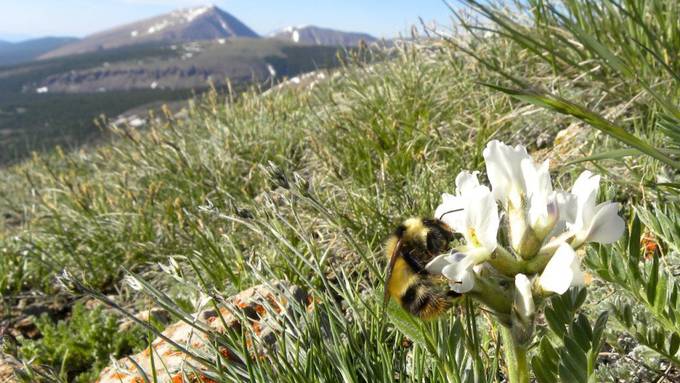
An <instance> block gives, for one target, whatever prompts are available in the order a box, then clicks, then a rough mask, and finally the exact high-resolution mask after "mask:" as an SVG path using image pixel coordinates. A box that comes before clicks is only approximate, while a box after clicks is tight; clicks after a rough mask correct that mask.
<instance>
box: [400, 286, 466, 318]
mask: <svg viewBox="0 0 680 383" xmlns="http://www.w3.org/2000/svg"><path fill="white" fill-rule="evenodd" d="M455 298H456V297H452V296H450V295H449V294H448V293H447V292H443V291H439V289H437V288H435V286H433V285H432V284H431V283H429V282H427V281H422V283H417V284H413V285H411V286H409V288H408V289H406V292H405V294H404V295H403V296H402V297H401V303H402V306H403V307H404V309H405V310H406V311H408V312H409V313H411V314H412V315H414V316H417V317H419V318H421V319H431V318H434V317H436V316H438V315H441V314H442V313H444V312H445V311H446V310H448V309H449V308H451V306H453V303H454V302H455Z"/></svg>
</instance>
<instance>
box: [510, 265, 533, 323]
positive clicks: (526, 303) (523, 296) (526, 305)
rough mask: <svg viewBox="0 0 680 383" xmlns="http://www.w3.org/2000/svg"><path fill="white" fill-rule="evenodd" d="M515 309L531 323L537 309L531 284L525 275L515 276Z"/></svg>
mask: <svg viewBox="0 0 680 383" xmlns="http://www.w3.org/2000/svg"><path fill="white" fill-rule="evenodd" d="M515 309H516V310H517V313H518V314H519V315H520V317H521V318H522V319H523V320H524V321H527V322H528V321H529V320H530V318H531V316H532V315H534V312H535V311H536V307H535V306H534V298H533V295H532V293H531V282H530V281H529V278H527V276H526V275H524V274H517V275H515Z"/></svg>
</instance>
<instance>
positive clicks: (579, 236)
mask: <svg viewBox="0 0 680 383" xmlns="http://www.w3.org/2000/svg"><path fill="white" fill-rule="evenodd" d="M599 188H600V176H599V175H594V174H593V173H591V172H589V171H587V170H586V171H584V172H583V173H581V175H580V176H579V177H578V178H577V179H576V182H574V186H573V187H572V189H571V193H572V194H573V195H574V196H575V199H576V203H575V205H576V211H575V215H574V217H573V221H571V222H570V221H567V228H568V229H569V231H571V232H572V233H574V234H575V236H574V240H573V242H572V246H574V247H578V246H580V245H581V244H583V243H586V242H598V243H602V244H608V243H613V242H616V240H618V239H619V237H621V235H622V234H623V231H624V229H625V222H624V221H623V219H622V218H621V217H619V215H618V210H619V204H618V203H613V202H603V203H601V204H599V205H595V203H596V200H597V192H598V189H599Z"/></svg>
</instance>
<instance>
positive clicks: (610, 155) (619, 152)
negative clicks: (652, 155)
mask: <svg viewBox="0 0 680 383" xmlns="http://www.w3.org/2000/svg"><path fill="white" fill-rule="evenodd" d="M639 153H640V151H639V150H637V149H616V150H610V151H607V152H602V153H597V154H593V155H592V156H587V157H582V158H578V159H575V160H572V161H569V162H566V163H565V164H564V165H565V166H569V165H574V164H578V163H581V162H587V161H593V162H594V161H602V160H614V159H619V158H623V157H630V156H635V155H638V154H639Z"/></svg>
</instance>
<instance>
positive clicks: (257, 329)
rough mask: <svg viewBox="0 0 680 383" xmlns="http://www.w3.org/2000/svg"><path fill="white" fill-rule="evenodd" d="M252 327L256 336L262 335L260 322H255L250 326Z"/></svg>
mask: <svg viewBox="0 0 680 383" xmlns="http://www.w3.org/2000/svg"><path fill="white" fill-rule="evenodd" d="M250 327H252V329H253V332H254V333H255V334H256V335H260V333H261V332H262V326H261V325H260V323H259V322H253V323H252V324H251V325H250Z"/></svg>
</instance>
